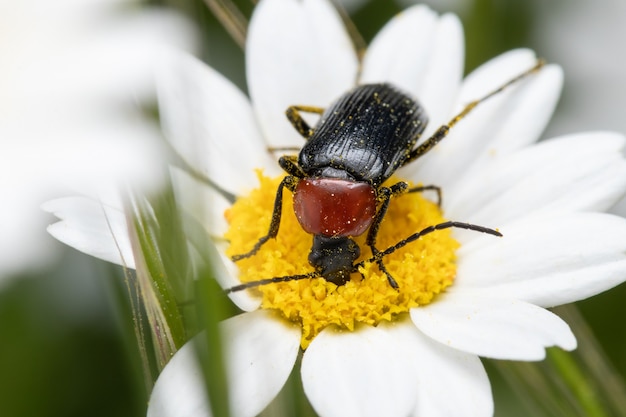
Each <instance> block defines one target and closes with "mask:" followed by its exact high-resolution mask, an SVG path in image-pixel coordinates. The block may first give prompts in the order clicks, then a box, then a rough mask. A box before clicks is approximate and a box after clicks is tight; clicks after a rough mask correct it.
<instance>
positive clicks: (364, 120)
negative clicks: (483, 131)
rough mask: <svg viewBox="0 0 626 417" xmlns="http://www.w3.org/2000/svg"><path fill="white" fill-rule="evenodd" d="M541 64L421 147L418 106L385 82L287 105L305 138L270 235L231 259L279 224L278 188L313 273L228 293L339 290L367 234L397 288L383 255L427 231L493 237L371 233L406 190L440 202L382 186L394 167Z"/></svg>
mask: <svg viewBox="0 0 626 417" xmlns="http://www.w3.org/2000/svg"><path fill="white" fill-rule="evenodd" d="M543 65H544V62H543V61H542V60H539V61H537V63H536V65H535V66H533V67H532V68H531V69H529V70H527V71H525V72H523V73H522V74H520V75H518V76H517V77H515V78H513V79H511V80H510V81H508V82H507V83H505V84H504V85H502V86H501V87H499V88H498V89H496V90H494V91H492V92H491V93H489V94H487V95H486V96H484V97H482V98H481V99H479V100H476V101H473V102H471V103H469V104H468V105H467V106H466V107H465V108H464V109H463V110H462V111H461V112H460V113H459V114H458V115H456V116H455V117H453V118H452V119H451V120H450V121H449V122H448V124H446V125H443V126H441V127H440V128H439V129H437V131H436V132H435V133H434V134H433V135H432V136H431V137H430V138H428V139H427V140H425V141H424V142H423V143H422V144H420V145H419V146H416V144H417V141H418V139H419V137H420V135H421V133H422V132H423V131H424V129H425V128H426V125H427V123H428V118H427V116H426V114H425V111H424V109H423V107H422V106H421V105H420V104H419V103H418V102H417V101H416V100H415V99H413V98H412V97H410V96H409V95H407V94H406V93H404V92H402V91H400V90H399V89H397V88H395V87H394V86H391V85H389V84H384V83H383V84H365V85H360V86H357V87H355V88H353V89H352V90H350V91H349V92H347V93H345V94H344V95H342V96H341V97H340V98H339V99H337V100H336V101H335V102H334V103H333V104H332V105H331V106H330V107H328V109H326V110H324V109H322V108H318V107H311V106H291V107H289V108H288V109H287V112H286V114H287V118H288V119H289V121H290V122H291V123H292V124H293V126H294V128H295V129H296V130H297V131H298V132H299V133H300V134H301V135H302V136H303V137H304V138H305V139H306V141H307V142H306V143H305V145H304V146H303V147H302V149H301V150H300V153H299V154H298V156H297V157H296V156H289V155H285V156H282V157H281V158H280V159H279V161H278V163H279V164H280V166H281V167H282V168H283V169H284V170H285V171H286V172H287V173H288V174H289V175H288V176H286V177H285V178H284V179H283V180H282V182H281V183H280V186H279V187H278V190H277V192H276V199H275V201H274V211H273V214H272V220H271V223H270V227H269V231H268V233H267V235H265V236H263V237H262V238H261V239H259V241H258V242H257V243H256V244H255V245H254V247H253V248H252V249H251V250H250V251H249V252H247V253H244V254H240V255H235V256H233V257H232V260H233V261H238V260H240V259H243V258H247V257H250V256H253V255H254V254H255V253H256V252H257V251H258V250H259V249H260V247H261V246H262V245H263V244H264V243H265V242H267V241H268V240H269V239H271V238H275V237H276V235H277V234H278V229H279V227H280V219H281V212H282V199H283V189H284V188H287V189H288V190H290V191H291V192H292V193H293V195H294V210H295V213H296V217H297V218H298V221H299V222H300V225H301V226H302V228H303V229H304V230H305V231H307V232H308V233H311V234H312V235H313V244H312V247H311V252H310V254H309V263H310V264H311V265H312V266H313V268H314V269H315V272H312V273H309V274H303V275H293V276H285V277H275V278H269V279H264V280H259V281H254V282H249V283H245V284H242V285H238V286H235V287H232V288H230V289H229V290H227V292H232V291H238V290H241V289H244V288H251V287H256V286H259V285H264V284H267V283H271V282H284V281H291V280H297V279H303V278H311V277H323V278H324V279H326V280H327V281H330V282H332V283H334V284H337V285H343V284H345V283H346V282H347V281H348V280H349V279H350V274H351V273H353V272H356V271H357V268H358V266H360V265H362V264H363V262H361V263H359V264H355V263H354V262H355V261H356V260H357V259H358V257H359V256H360V248H359V246H358V244H357V243H356V242H355V241H354V240H353V239H352V237H354V236H359V235H361V234H363V233H364V232H365V231H366V230H368V229H369V232H368V234H367V238H366V244H367V245H368V246H369V248H370V250H371V252H372V257H371V259H369V260H368V261H369V262H376V263H377V264H378V266H379V268H380V270H381V271H382V272H384V273H385V274H386V276H387V279H388V281H389V284H390V285H391V286H392V287H394V288H398V284H397V283H396V281H395V280H394V278H393V277H392V276H391V274H389V273H388V272H387V270H386V269H385V267H384V265H383V262H382V260H383V258H384V257H385V256H387V255H389V254H390V253H392V252H395V251H396V250H398V249H399V248H401V247H403V246H405V245H407V244H408V243H410V242H413V241H415V240H417V239H418V238H420V237H421V236H424V235H425V234H428V233H431V232H434V231H435V230H441V229H445V228H450V227H456V228H462V229H469V230H475V231H478V232H483V233H488V234H492V235H495V236H502V235H501V234H500V233H499V232H498V231H496V230H493V229H490V228H486V227H483V226H478V225H473V224H469V223H462V222H455V221H448V222H444V223H441V224H437V225H433V226H430V227H427V228H426V229H423V230H421V231H419V232H417V233H414V234H412V235H410V236H409V237H407V238H406V239H404V240H402V241H401V242H398V243H397V244H396V245H394V246H392V247H390V248H387V249H385V250H384V251H379V250H378V249H377V248H376V236H377V234H378V229H379V227H380V224H381V222H382V220H383V218H384V216H385V213H386V212H387V208H388V206H389V201H390V199H391V197H392V196H396V195H400V194H403V193H407V192H422V191H425V190H434V191H435V192H437V196H438V202H439V203H440V202H441V193H440V189H439V187H437V186H434V185H428V186H420V187H413V188H410V187H409V186H408V184H407V183H405V182H398V183H396V184H393V185H392V186H390V187H387V186H382V184H383V182H384V181H385V180H387V179H388V178H389V177H390V176H391V175H392V174H393V173H394V172H395V171H396V170H397V169H398V168H400V167H402V166H404V165H406V164H408V163H410V162H412V161H414V160H415V159H417V158H419V157H420V156H422V155H424V154H425V153H426V152H428V151H429V150H430V149H432V148H433V147H434V146H435V145H436V144H437V143H438V142H439V141H440V140H442V139H443V138H444V137H445V136H446V135H447V134H448V131H449V130H450V128H451V127H452V126H454V125H455V124H456V123H457V122H458V121H459V120H461V119H462V118H463V117H465V116H466V115H467V114H468V113H469V112H471V111H472V109H474V108H475V107H476V106H477V105H478V104H480V103H481V102H483V101H485V100H487V99H488V98H490V97H492V96H493V95H495V94H497V93H499V92H501V91H502V90H504V89H505V88H506V87H508V86H510V85H511V84H514V83H515V82H517V81H519V80H520V79H522V78H524V77H526V76H527V75H528V74H530V73H533V72H535V71H538V70H539V69H540V68H541V67H542V66H543ZM300 112H308V113H317V114H320V115H321V117H320V119H319V121H318V123H317V125H316V126H315V128H311V127H310V126H309V125H308V123H307V122H306V121H305V120H304V119H303V118H302V116H301V114H300Z"/></svg>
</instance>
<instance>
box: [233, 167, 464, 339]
mask: <svg viewBox="0 0 626 417" xmlns="http://www.w3.org/2000/svg"><path fill="white" fill-rule="evenodd" d="M281 180H282V178H281V177H278V178H268V177H265V176H263V175H262V174H260V173H259V181H260V187H259V188H257V189H255V190H253V191H252V192H251V193H250V194H249V195H247V196H245V197H241V198H239V199H238V200H237V201H236V202H235V204H233V206H232V207H231V208H230V209H228V210H227V211H226V213H225V216H226V219H227V220H228V222H229V223H230V229H229V230H228V232H227V233H226V235H225V237H226V239H228V240H229V241H230V247H229V248H228V250H227V254H228V255H229V256H233V255H237V254H242V253H246V252H248V251H249V250H250V249H252V247H253V246H254V244H255V243H256V242H257V241H258V240H259V238H261V237H262V236H264V235H266V234H267V231H268V227H269V224H270V221H271V218H272V210H273V206H274V198H275V195H276V189H277V187H278V185H279V184H280V181H281ZM395 182H398V179H397V178H392V179H391V180H389V183H390V184H393V183H395ZM290 197H291V196H290V195H289V193H288V192H287V193H285V194H284V196H283V211H282V218H281V222H280V230H279V233H278V236H277V238H276V239H270V240H269V241H268V242H267V243H265V244H264V245H263V246H262V247H261V249H260V250H259V251H258V252H257V253H256V254H255V255H253V256H251V257H249V258H245V259H242V260H240V261H238V262H237V265H238V266H239V271H240V276H239V279H240V281H241V282H242V283H246V282H252V281H258V280H261V279H266V278H272V277H282V276H291V275H296V274H306V273H309V272H312V271H313V268H312V267H311V265H310V264H309V262H308V255H309V252H310V250H311V245H312V241H313V239H312V236H311V235H310V234H308V233H306V232H305V231H303V230H302V228H301V227H300V224H299V223H298V221H297V219H296V216H295V214H294V212H293V202H292V199H291V198H290ZM444 221H445V219H444V218H443V217H442V214H441V210H440V209H439V208H438V207H437V205H436V204H434V203H432V202H430V201H429V200H427V199H425V198H424V197H423V196H422V195H421V194H420V193H408V194H404V195H401V196H398V197H395V198H392V200H391V203H390V205H389V210H388V211H387V215H386V216H385V218H384V220H383V221H382V224H381V227H380V230H379V233H378V237H377V241H376V247H377V248H378V249H379V250H384V249H387V248H388V247H390V246H393V245H394V244H396V243H398V242H399V241H401V240H402V239H405V238H406V237H408V236H409V235H411V234H412V233H415V232H418V231H420V230H422V229H424V228H426V227H428V226H432V225H435V224H438V223H442V222H444ZM366 235H367V233H364V234H363V235H362V236H359V237H357V238H355V240H356V242H357V243H358V244H359V246H360V247H361V258H360V259H359V260H358V261H357V262H359V261H362V260H367V259H369V258H371V256H372V255H371V252H370V250H369V248H368V247H367V245H365V237H366ZM458 246H459V244H458V243H457V241H456V240H454V239H453V238H452V235H451V231H450V230H449V229H446V230H440V231H436V232H434V233H430V234H428V235H426V236H423V237H422V238H420V239H418V240H417V241H415V242H412V243H410V244H408V245H406V246H405V247H403V248H401V249H399V250H397V251H395V252H393V253H392V254H390V255H388V256H386V257H384V259H383V263H384V265H385V267H386V268H387V270H388V271H389V273H390V274H391V275H392V276H393V277H394V278H395V280H396V282H397V283H398V286H399V288H398V289H394V288H392V287H391V286H390V285H389V282H388V280H387V276H386V275H385V274H384V273H383V272H381V271H380V269H379V268H378V265H376V263H369V262H365V264H364V266H363V267H361V268H359V273H354V274H352V277H351V280H350V281H349V282H347V283H346V284H345V285H342V286H337V285H335V284H332V283H330V282H328V281H326V280H325V279H324V278H321V277H320V278H313V279H301V280H296V281H288V282H281V283H272V284H267V285H262V286H259V287H257V288H255V289H254V290H251V291H257V292H258V293H259V294H260V295H261V297H262V298H263V301H262V304H261V307H262V308H265V309H272V310H276V311H279V312H280V313H281V314H282V316H284V317H285V318H286V319H287V320H290V321H293V322H296V323H299V324H300V325H301V326H302V339H301V346H302V348H303V349H306V347H307V346H308V345H309V343H311V340H313V338H314V337H315V336H316V335H317V334H318V333H319V332H320V331H322V329H324V328H325V327H327V326H329V325H335V326H339V328H343V329H347V330H353V329H354V328H355V325H356V324H357V323H365V324H369V325H372V326H375V325H377V324H378V323H380V322H381V321H383V320H386V321H392V320H395V319H398V318H400V317H401V316H402V315H405V314H406V313H407V312H408V311H409V309H411V308H414V307H418V306H421V305H425V304H428V303H430V302H431V301H432V300H433V297H435V295H436V294H438V293H440V292H442V291H443V290H444V289H445V288H446V287H448V286H449V285H451V284H452V282H453V281H454V277H455V275H456V265H455V251H456V249H457V248H458Z"/></svg>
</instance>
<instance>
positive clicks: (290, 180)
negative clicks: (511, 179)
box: [230, 175, 298, 262]
mask: <svg viewBox="0 0 626 417" xmlns="http://www.w3.org/2000/svg"><path fill="white" fill-rule="evenodd" d="M297 184H298V178H296V177H294V176H292V175H288V176H286V177H285V178H283V180H282V181H281V182H280V185H279V186H278V189H277V190H276V198H275V199H274V210H273V211H272V221H271V222H270V228H269V231H268V232H267V234H266V235H265V236H263V237H262V238H260V239H259V240H258V241H257V242H256V243H255V245H254V247H253V248H252V249H251V250H250V251H249V252H246V253H242V254H240V255H234V256H232V257H231V258H230V259H232V261H233V262H237V261H240V260H242V259H245V258H249V257H251V256H253V255H255V254H256V253H257V252H258V251H259V249H261V246H263V245H264V244H265V242H267V241H268V240H270V239H274V238H275V237H276V236H277V235H278V229H279V228H280V218H281V216H282V212H283V189H284V188H287V189H288V190H289V191H291V192H293V191H294V190H295V189H296V185H297Z"/></svg>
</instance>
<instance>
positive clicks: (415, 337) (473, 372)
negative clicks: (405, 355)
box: [395, 326, 493, 417]
mask: <svg viewBox="0 0 626 417" xmlns="http://www.w3.org/2000/svg"><path fill="white" fill-rule="evenodd" d="M396 330H397V331H396V332H395V337H396V339H397V343H398V344H399V345H400V346H402V347H403V348H405V349H406V350H407V351H408V352H409V354H410V355H411V359H412V363H413V365H414V366H415V370H414V372H415V374H416V375H417V376H418V379H419V381H418V389H417V392H416V394H415V397H416V399H417V401H416V408H415V410H414V411H413V414H412V415H413V416H416V417H421V416H429V417H444V416H449V417H455V416H460V415H462V416H475V417H480V416H485V417H486V416H491V415H493V398H492V395H491V387H490V384H489V378H488V377H487V373H486V372H485V369H484V368H483V365H482V363H481V362H480V359H479V358H478V356H476V355H471V354H468V353H465V352H461V351H459V350H456V349H451V348H449V347H447V346H444V345H442V344H441V343H438V342H435V341H434V340H432V339H430V338H428V337H427V336H425V335H424V334H423V333H421V332H420V331H418V330H417V329H416V328H415V327H414V326H402V327H400V326H396ZM407 372H409V370H408V369H407Z"/></svg>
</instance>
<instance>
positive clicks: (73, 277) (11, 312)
mask: <svg viewBox="0 0 626 417" xmlns="http://www.w3.org/2000/svg"><path fill="white" fill-rule="evenodd" d="M236 3H237V4H238V5H239V6H240V7H241V9H242V11H243V12H244V14H246V15H249V13H250V11H251V10H252V3H251V2H250V1H247V0H246V1H238V2H236ZM345 3H346V8H347V10H348V12H349V13H350V16H351V17H352V19H353V20H354V22H355V24H356V27H357V28H358V29H359V30H360V32H361V34H362V35H363V37H364V38H365V39H366V40H367V41H369V40H370V39H371V38H372V37H373V35H374V34H375V33H376V31H377V30H378V29H379V28H380V27H381V26H382V25H383V24H384V23H385V22H386V21H387V20H389V18H391V17H392V16H393V15H394V14H395V13H397V12H398V11H400V10H401V9H402V8H403V7H406V6H407V5H409V4H411V2H409V1H397V2H394V1H390V0H371V1H359V0H353V1H350V2H347V1H346V2H345ZM427 3H428V4H429V5H430V6H431V7H433V8H434V9H436V10H437V11H440V12H446V11H454V12H456V13H458V14H459V15H460V17H461V19H462V20H463V23H464V26H465V35H466V42H467V56H466V62H467V70H471V69H472V68H475V67H476V66H477V65H478V64H479V63H481V62H484V61H486V60H487V59H489V58H491V57H493V56H495V55H497V54H499V53H501V52H503V51H506V50H508V49H511V48H515V47H530V48H532V49H535V50H536V51H537V53H538V55H540V56H543V57H545V58H546V59H547V60H548V61H550V62H557V63H560V64H562V65H563V66H564V69H565V75H566V82H565V89H564V94H563V97H562V99H561V103H560V105H559V108H558V110H557V115H556V116H555V119H554V121H553V123H552V124H551V126H550V127H549V129H548V132H547V133H546V135H545V137H550V136H554V135H558V134H564V133H568V132H576V131H581V130H599V129H603V130H616V131H619V132H622V133H623V132H626V118H624V117H623V113H624V110H625V109H626V99H624V97H625V96H626V86H625V84H626V75H625V74H626V58H624V57H623V55H624V53H623V51H621V50H620V49H619V48H620V46H621V42H622V40H623V39H624V35H625V34H626V29H624V28H625V27H626V6H624V5H623V4H622V3H623V1H621V0H601V1H596V2H593V3H592V2H585V1H582V0H578V1H576V0H570V1H567V0H555V1H552V2H545V3H549V4H544V2H541V1H540V0H532V1H528V0H524V1H522V0H475V1H462V0H445V1H444V0H440V1H435V0H430V1H428V2H427ZM150 4H152V5H154V4H157V5H162V6H166V7H172V8H177V9H179V10H181V11H182V12H183V13H185V14H186V15H187V16H188V17H189V18H190V19H191V20H193V21H195V23H196V24H197V25H198V27H199V28H201V30H202V39H201V40H202V42H203V43H202V48H203V49H202V55H203V59H205V60H206V61H207V62H208V63H209V64H211V65H212V66H214V67H215V68H217V69H218V70H219V71H221V72H222V73H224V74H226V75H227V76H228V77H229V78H230V79H231V80H233V81H234V82H235V83H237V84H238V85H239V86H241V87H242V88H243V89H245V79H244V59H243V53H242V51H241V49H240V48H239V47H238V46H237V45H236V44H235V43H234V42H233V41H232V40H231V39H230V38H229V36H228V34H227V33H226V32H225V31H224V30H223V28H222V27H221V25H220V24H219V22H218V21H217V20H216V19H215V18H214V17H213V16H212V15H211V13H210V12H209V10H208V9H207V7H206V6H205V5H204V3H202V2H201V1H200V0H193V1H192V0H179V1H177V0H162V1H153V2H150ZM594 45H595V47H594ZM617 210H618V211H619V210H620V209H619V208H618V209H617ZM621 212H622V214H624V213H626V210H621ZM52 221H53V218H50V222H52ZM49 240H50V242H49V245H51V246H53V245H54V246H58V250H59V252H60V256H59V257H58V258H57V260H56V261H55V262H54V263H53V264H51V265H49V267H48V268H47V269H46V270H43V271H38V272H37V273H33V272H30V273H28V274H24V275H22V276H17V277H14V279H11V280H10V281H9V283H8V284H7V285H5V286H4V287H3V288H2V289H1V291H0V338H1V339H0V416H3V417H9V416H41V417H48V416H49V417H53V416H54V417H56V416H58V417H61V416H63V417H70V416H77V417H78V416H91V417H97V416H143V415H145V409H146V402H147V398H148V397H147V395H148V394H147V393H146V392H145V388H144V384H143V379H142V378H143V377H142V375H141V368H140V366H139V365H138V359H137V358H138V356H137V351H136V346H135V341H134V336H133V332H132V324H131V316H130V313H129V311H128V305H127V297H126V295H125V284H124V280H123V274H122V273H121V270H120V269H119V268H117V267H114V266H111V265H109V264H106V263H104V262H101V261H97V260H95V259H92V258H90V257H87V256H84V255H82V254H80V253H78V252H76V251H74V250H72V249H67V248H64V247H62V245H60V244H59V243H57V242H56V241H54V240H53V239H52V238H49ZM520 256H523V254H520ZM624 300H626V285H622V286H620V287H618V288H616V289H614V290H612V291H609V292H607V293H605V294H601V295H599V296H597V297H594V298H593V299H590V300H586V301H582V302H580V303H578V306H579V308H580V310H581V311H582V312H583V314H584V316H585V318H586V319H587V321H588V323H589V324H590V325H591V327H592V329H593V331H594V333H595V335H596V336H597V338H598V340H599V341H600V343H601V345H602V347H603V348H604V350H605V352H606V354H607V355H608V358H609V359H610V361H611V362H612V363H613V364H614V365H615V367H616V369H617V370H618V371H619V373H620V374H621V375H622V376H624V375H626V326H625V325H624V319H625V318H626V305H625V304H626V303H625V302H624ZM485 362H486V363H487V368H488V371H489V372H490V374H491V380H492V385H493V390H494V394H495V398H496V415H497V416H525V415H529V414H528V410H527V409H526V408H525V405H524V403H523V401H521V400H520V398H519V396H518V395H517V394H516V393H515V392H514V391H512V390H511V388H509V387H508V386H507V385H506V384H505V383H504V382H503V381H502V380H501V379H500V378H499V376H498V374H497V373H496V372H495V371H494V368H493V367H492V366H491V365H490V363H489V361H485Z"/></svg>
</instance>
